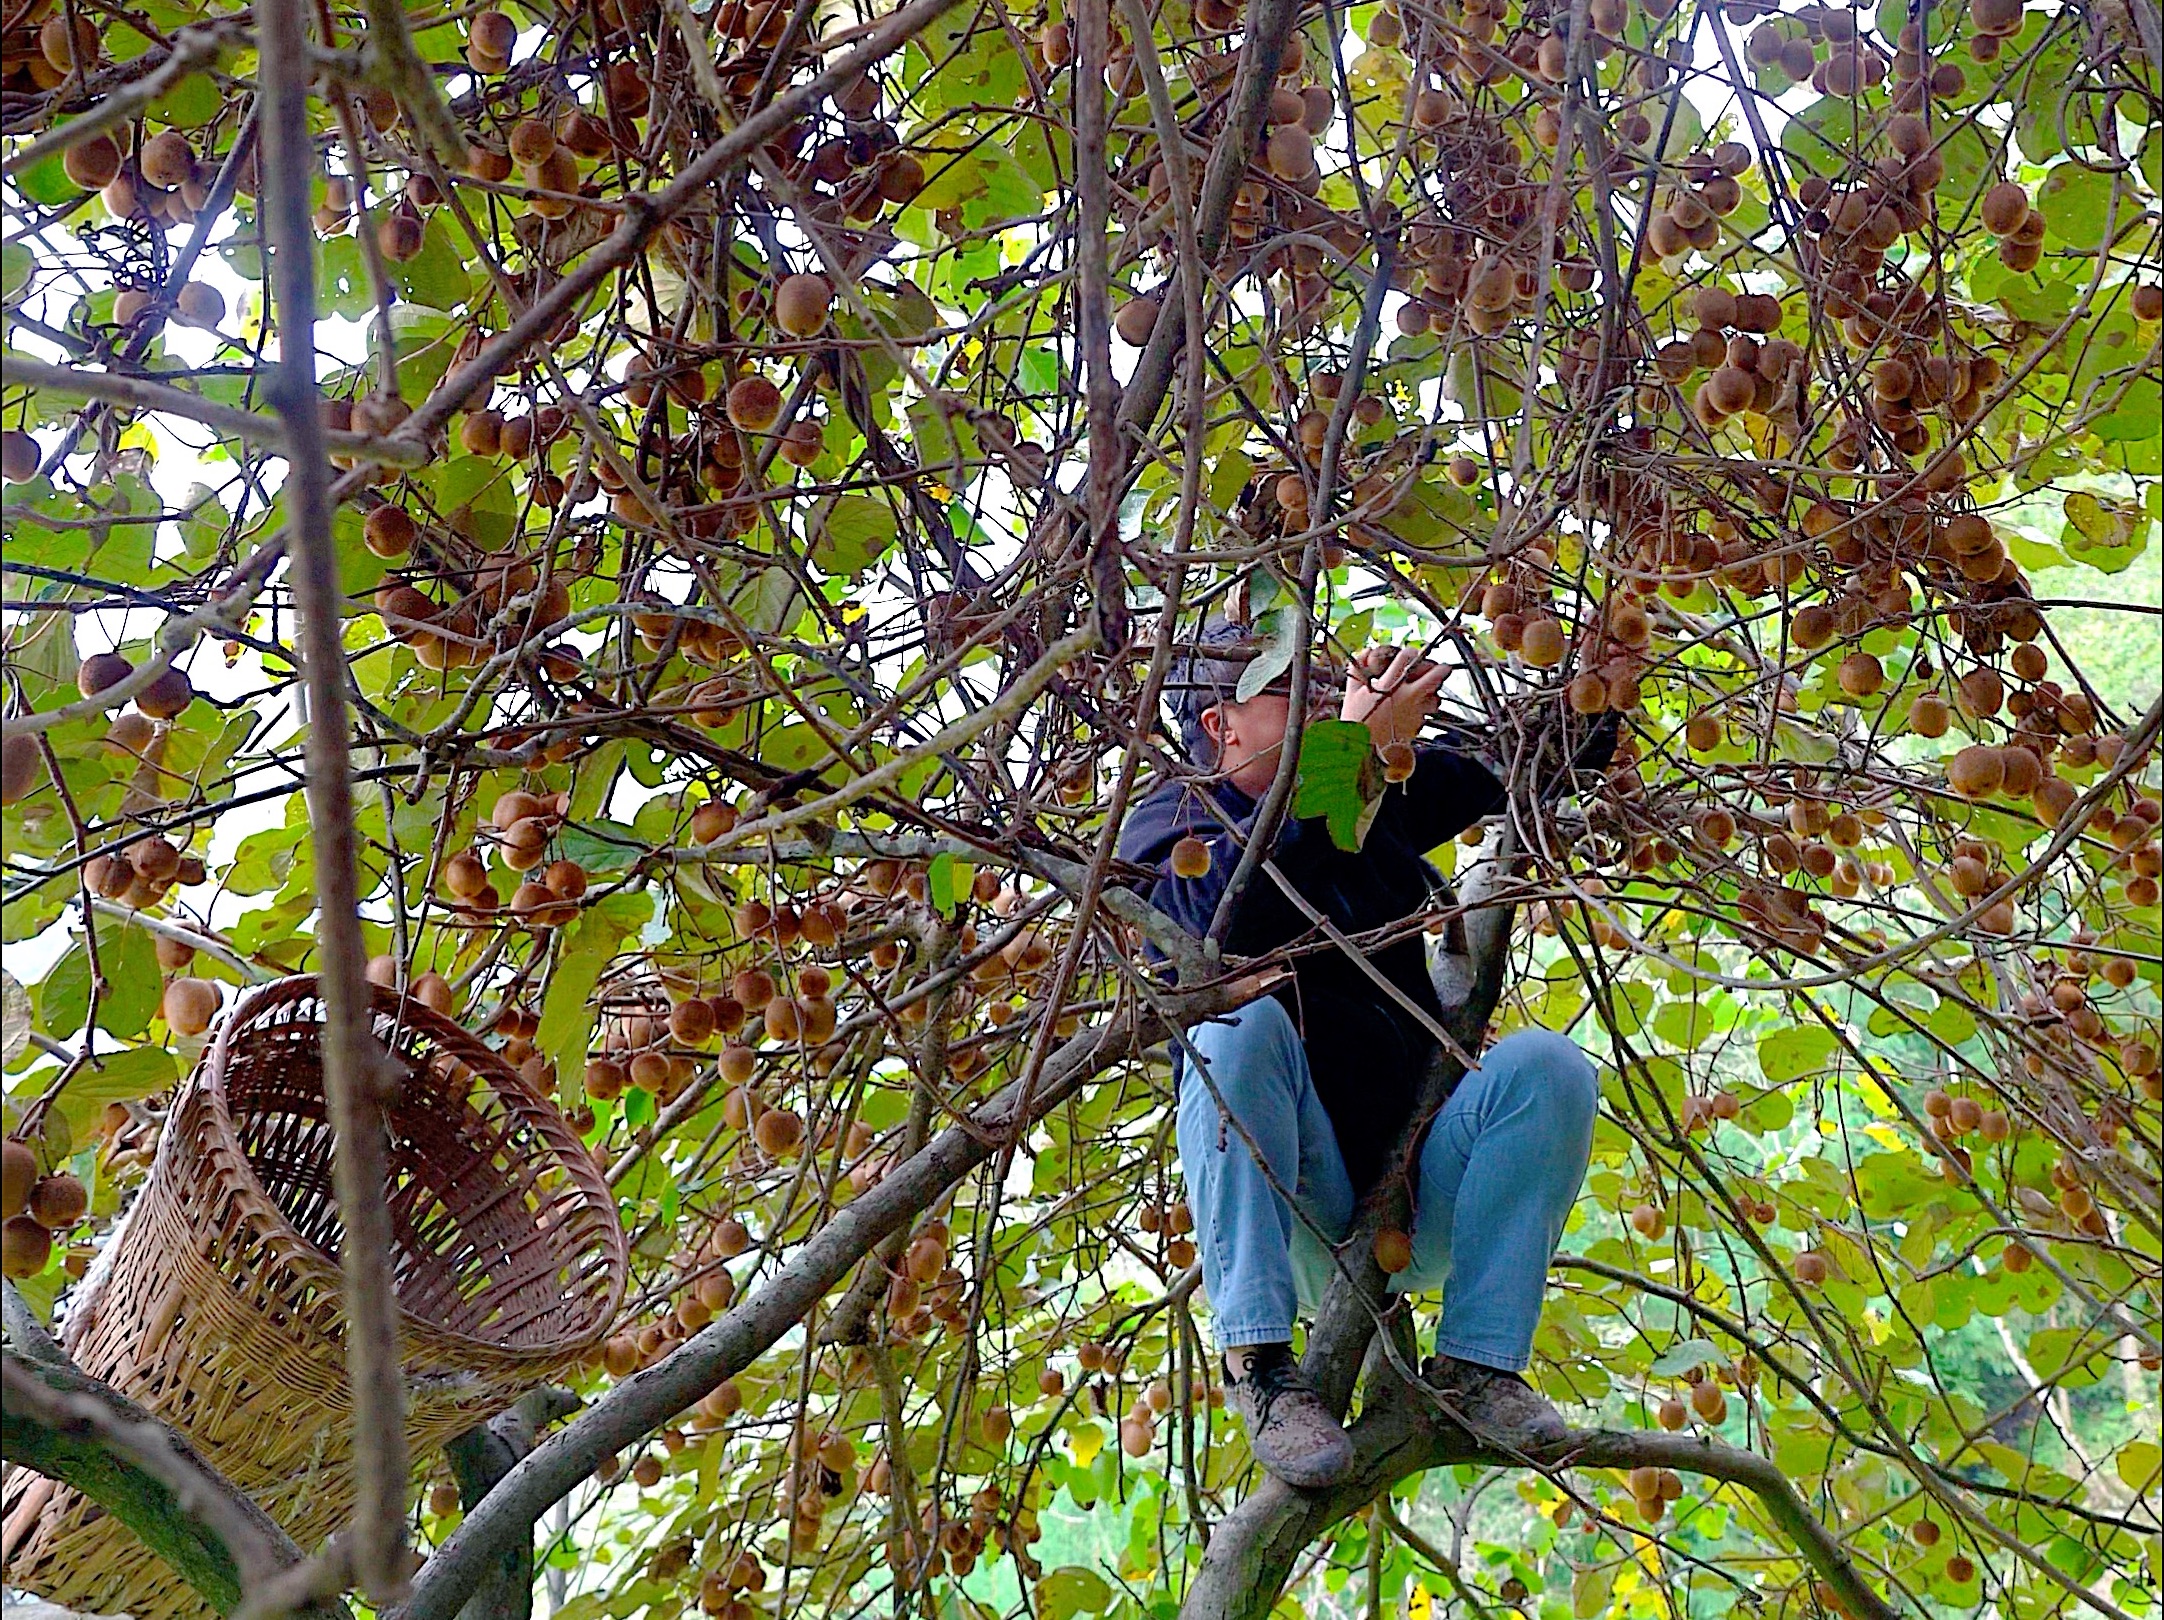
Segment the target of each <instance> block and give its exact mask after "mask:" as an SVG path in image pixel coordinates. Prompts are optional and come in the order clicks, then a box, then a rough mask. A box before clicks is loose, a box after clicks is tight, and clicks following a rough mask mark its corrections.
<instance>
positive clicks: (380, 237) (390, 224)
mask: <svg viewBox="0 0 2164 1620" xmlns="http://www.w3.org/2000/svg"><path fill="white" fill-rule="evenodd" d="M426 234H427V233H426V229H425V227H424V226H423V225H422V224H421V216H420V215H418V214H416V213H412V212H410V211H408V210H407V209H406V208H405V207H403V206H400V207H397V208H393V209H392V210H391V211H390V212H389V213H387V214H385V215H384V216H383V217H382V218H381V219H379V220H377V221H376V246H377V247H379V248H380V249H382V250H383V256H384V257H385V258H386V259H389V260H390V261H391V262H392V263H393V264H408V263H410V262H412V261H413V260H415V259H417V258H419V257H420V256H421V244H422V242H423V240H424V239H425V237H426Z"/></svg>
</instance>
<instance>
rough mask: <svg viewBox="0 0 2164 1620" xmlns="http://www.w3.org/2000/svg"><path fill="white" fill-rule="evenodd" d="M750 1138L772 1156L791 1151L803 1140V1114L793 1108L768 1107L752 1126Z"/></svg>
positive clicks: (760, 1148)
mask: <svg viewBox="0 0 2164 1620" xmlns="http://www.w3.org/2000/svg"><path fill="white" fill-rule="evenodd" d="M751 1139H752V1140H753V1141H754V1142H757V1143H758V1144H759V1150H760V1151H761V1152H762V1153H766V1154H769V1155H771V1156H772V1157H774V1158H777V1159H778V1158H780V1157H781V1156H782V1155H783V1154H785V1153H793V1152H795V1151H796V1149H797V1147H798V1146H799V1145H800V1144H801V1143H802V1142H803V1140H804V1116H803V1115H801V1114H799V1113H797V1112H796V1110H795V1109H793V1108H769V1109H768V1110H767V1111H766V1112H765V1113H763V1114H761V1115H760V1116H759V1119H758V1122H757V1123H756V1124H754V1125H753V1126H752V1128H751Z"/></svg>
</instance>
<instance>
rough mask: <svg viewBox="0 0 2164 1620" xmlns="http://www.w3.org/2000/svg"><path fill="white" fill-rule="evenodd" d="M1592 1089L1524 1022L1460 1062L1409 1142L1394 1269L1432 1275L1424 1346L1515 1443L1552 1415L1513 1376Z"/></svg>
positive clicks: (1417, 1280) (1582, 1067)
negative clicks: (1437, 1314) (1420, 1147)
mask: <svg viewBox="0 0 2164 1620" xmlns="http://www.w3.org/2000/svg"><path fill="white" fill-rule="evenodd" d="M1599 1100H1600V1083H1599V1078H1598V1076H1597V1075H1596V1073H1595V1071H1594V1068H1593V1065H1592V1063H1591V1062H1590V1061H1589V1060H1588V1059H1587V1057H1586V1055H1585V1054H1584V1053H1583V1052H1581V1051H1579V1049H1578V1047H1577V1046H1576V1044H1575V1043H1573V1042H1572V1041H1570V1040H1569V1039H1568V1038H1566V1037H1564V1036H1561V1035H1557V1034H1553V1033H1551V1032H1550V1031H1547V1030H1527V1031H1524V1032H1522V1033H1520V1034H1516V1035H1511V1036H1508V1037H1506V1038H1505V1039H1503V1040H1500V1041H1498V1042H1496V1044H1495V1045H1494V1046H1493V1047H1492V1048H1490V1049H1489V1051H1488V1052H1487V1054H1486V1055H1485V1056H1484V1057H1483V1058H1482V1059H1481V1063H1480V1067H1479V1068H1478V1069H1476V1070H1474V1071H1473V1072H1471V1073H1470V1074H1468V1075H1466V1077H1465V1079H1464V1080H1463V1081H1462V1082H1461V1083H1460V1084H1459V1086H1458V1089H1457V1090H1456V1092H1454V1093H1453V1094H1452V1096H1451V1099H1450V1101H1449V1103H1448V1104H1446V1105H1445V1106H1444V1109H1443V1112H1442V1114H1441V1116H1440V1117H1438V1118H1437V1120H1436V1122H1435V1128H1434V1129H1433V1130H1432V1131H1431V1132H1429V1134H1428V1141H1427V1145H1426V1147H1425V1149H1424V1151H1423V1152H1422V1154H1421V1160H1420V1190H1419V1198H1418V1204H1417V1208H1416V1211H1415V1217H1414V1223H1413V1265H1412V1268H1411V1270H1410V1271H1409V1272H1408V1274H1407V1275H1408V1277H1409V1278H1410V1279H1413V1283H1412V1286H1415V1287H1418V1288H1423V1289H1425V1288H1432V1287H1435V1286H1437V1285H1438V1284H1440V1285H1442V1286H1443V1288H1444V1295H1443V1321H1442V1327H1441V1329H1440V1331H1439V1332H1438V1333H1437V1335H1436V1351H1437V1353H1438V1355H1439V1356H1440V1357H1441V1358H1442V1363H1441V1368H1442V1373H1443V1376H1444V1378H1445V1381H1446V1382H1448V1383H1450V1384H1451V1385H1452V1387H1453V1388H1455V1389H1456V1390H1457V1391H1458V1393H1459V1394H1460V1395H1461V1396H1462V1398H1463V1400H1464V1402H1465V1404H1466V1406H1467V1408H1468V1409H1470V1410H1471V1411H1472V1413H1473V1415H1474V1416H1475V1417H1476V1418H1478V1419H1479V1420H1481V1426H1482V1427H1483V1428H1486V1429H1490V1430H1494V1431H1496V1432H1498V1433H1500V1434H1503V1435H1504V1436H1505V1437H1507V1438H1510V1439H1512V1440H1513V1442H1514V1443H1519V1444H1534V1443H1546V1442H1548V1441H1550V1440H1553V1439H1555V1438H1558V1437H1559V1436H1560V1433H1561V1431H1562V1427H1563V1425H1562V1420H1561V1419H1560V1418H1559V1417H1557V1416H1556V1415H1555V1413H1554V1411H1553V1409H1552V1408H1550V1407H1549V1406H1548V1405H1547V1403H1546V1402H1544V1401H1541V1400H1540V1398H1539V1397H1538V1396H1537V1395H1535V1394H1533V1392H1532V1391H1531V1390H1529V1389H1527V1388H1526V1387H1525V1386H1524V1385H1523V1384H1522V1383H1521V1382H1520V1381H1519V1380H1518V1379H1517V1378H1516V1377H1515V1376H1514V1375H1515V1374H1516V1373H1518V1372H1519V1371H1521V1370H1522V1369H1523V1368H1524V1367H1525V1366H1526V1364H1527V1363H1528V1362H1529V1361H1530V1360H1531V1359H1532V1350H1533V1332H1534V1329H1535V1328H1537V1327H1538V1326H1539V1324H1540V1305H1541V1298H1542V1296H1543V1295H1544V1294H1545V1293H1546V1291H1547V1286H1548V1262H1549V1260H1550V1259H1551V1258H1553V1256H1554V1254H1555V1246H1556V1243H1557V1241H1558V1240H1559V1239H1560V1238H1561V1237H1562V1235H1563V1223H1564V1221H1565V1220H1566V1219H1567V1218H1568V1216H1569V1214H1570V1208H1571V1205H1572V1204H1573V1203H1575V1202H1576V1201H1577V1197H1578V1188H1579V1185H1580V1184H1581V1183H1582V1182H1583V1181H1584V1179H1585V1169H1586V1162H1587V1160H1588V1159H1589V1157H1590V1156H1591V1152H1592V1146H1593V1115H1594V1111H1595V1109H1596V1107H1597V1106H1598V1104H1599ZM1498 1374H1499V1375H1504V1376H1501V1377H1497V1376H1494V1375H1498ZM1484 1375H1485V1376H1484Z"/></svg>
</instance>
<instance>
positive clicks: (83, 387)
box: [6, 354, 428, 467]
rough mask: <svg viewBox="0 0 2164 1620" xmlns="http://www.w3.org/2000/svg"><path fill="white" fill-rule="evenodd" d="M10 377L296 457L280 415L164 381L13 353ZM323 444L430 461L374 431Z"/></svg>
mask: <svg viewBox="0 0 2164 1620" xmlns="http://www.w3.org/2000/svg"><path fill="white" fill-rule="evenodd" d="M6 375H7V380H8V382H10V383H12V384H15V385H18V386H20V387H24V388H36V389H42V390H44V391H46V392H48V393H53V394H59V395H61V396H63V397H64V398H69V399H99V400H104V401H106V402H107V403H108V404H113V405H125V406H128V407H130V408H131V409H134V410H139V411H154V412H156V413H158V414H160V415H163V416H178V417H182V418H184V419H186V420H188V421H191V422H200V423H202V424H203V425H204V426H205V427H207V428H210V429H212V430H213V431H214V432H218V433H230V434H232V435H234V436H235V437H236V438H239V439H243V440H246V441H248V442H251V443H254V444H260V445H262V446H264V447H265V448H266V449H270V450H275V451H277V452H279V453H280V454H281V455H287V456H290V455H291V454H292V446H291V441H290V440H289V439H288V438H287V435H286V425H285V423H284V422H283V421H281V420H280V419H279V418H278V417H275V416H265V415H263V414H262V413H260V412H258V411H244V410H240V409H239V408H237V407H235V406H232V405H220V404H219V403H218V402H217V401H215V400H209V399H204V398H202V397H201V396H200V395H197V394H191V393H189V392H188V391H187V390H186V389H184V388H169V387H167V386H166V385H165V384H163V383H159V382H152V381H151V380H150V379H149V378H147V377H130V376H128V375H126V374H125V373H123V372H117V371H80V370H76V369H73V368H71V367H68V366H49V365H47V364H45V362H44V361H42V360H30V359H26V358H24V357H23V356H21V355H14V354H11V355H9V356H8V357H7V366H6ZM323 446H324V448H325V449H326V450H330V451H333V452H335V453H337V454H339V455H342V456H352V457H355V458H357V459H361V460H367V461H380V462H382V463H383V464H384V465H386V466H391V467H419V466H422V465H424V464H425V463H426V462H427V460H428V452H427V450H426V449H425V448H423V447H422V446H420V445H418V444H414V443H413V442H411V441H410V440H405V439H383V438H378V437H377V436H376V435H374V434H372V433H344V432H339V433H331V432H326V433H324V434H323Z"/></svg>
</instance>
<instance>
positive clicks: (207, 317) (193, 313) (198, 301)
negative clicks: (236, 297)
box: [173, 281, 225, 326]
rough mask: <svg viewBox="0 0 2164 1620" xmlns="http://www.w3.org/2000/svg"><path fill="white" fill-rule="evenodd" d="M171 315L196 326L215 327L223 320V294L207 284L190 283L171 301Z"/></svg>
mask: <svg viewBox="0 0 2164 1620" xmlns="http://www.w3.org/2000/svg"><path fill="white" fill-rule="evenodd" d="M173 313H174V314H175V315H177V316H179V317H180V319H182V320H184V321H188V322H191V323H193V324H194V325H196V326H216V325H217V324H218V323H219V322H220V321H222V320H224V319H225V294H223V293H221V292H220V291H218V289H217V288H216V287H213V286H211V285H210V284H209V283H208V282H203V281H191V282H189V283H188V284H187V285H186V286H184V287H182V288H181V289H180V292H179V293H178V295H176V296H175V298H174V299H173Z"/></svg>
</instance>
